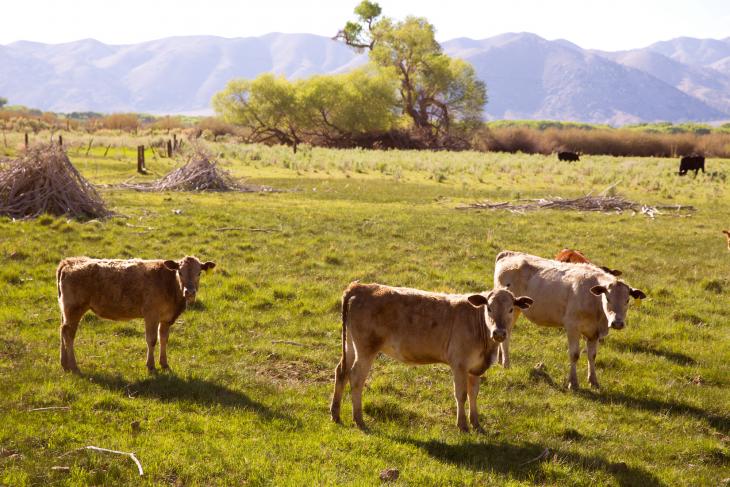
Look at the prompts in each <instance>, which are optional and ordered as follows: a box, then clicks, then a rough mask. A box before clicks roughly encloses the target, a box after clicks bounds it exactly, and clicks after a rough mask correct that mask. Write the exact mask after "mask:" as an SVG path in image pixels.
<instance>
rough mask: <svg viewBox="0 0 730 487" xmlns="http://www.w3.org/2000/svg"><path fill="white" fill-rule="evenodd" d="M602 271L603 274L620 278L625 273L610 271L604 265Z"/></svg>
mask: <svg viewBox="0 0 730 487" xmlns="http://www.w3.org/2000/svg"><path fill="white" fill-rule="evenodd" d="M600 269H601V270H602V271H603V272H608V273H609V274H611V275H612V276H616V277H618V276H620V275H621V274H623V272H621V271H620V270H618V269H609V268H608V267H606V266H603V265H602V266H601V267H600Z"/></svg>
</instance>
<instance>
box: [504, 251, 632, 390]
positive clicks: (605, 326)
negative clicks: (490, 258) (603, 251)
mask: <svg viewBox="0 0 730 487" xmlns="http://www.w3.org/2000/svg"><path fill="white" fill-rule="evenodd" d="M494 285H495V286H503V287H506V288H508V289H509V290H511V291H512V292H513V293H516V294H523V293H524V294H529V295H530V296H531V297H532V298H533V299H534V304H533V306H532V307H530V308H529V309H528V310H525V311H524V314H525V317H526V318H527V319H528V320H530V321H532V322H533V323H535V324H537V325H541V326H551V327H563V328H564V329H565V332H566V333H567V335H568V352H569V355H570V376H569V387H570V388H571V389H576V388H578V376H577V374H576V362H578V358H579V357H580V338H581V336H582V337H584V338H585V340H586V349H587V352H588V381H589V382H590V383H591V385H592V386H594V387H598V379H597V377H596V370H595V359H596V353H597V351H598V340H599V339H600V338H603V337H604V336H606V335H607V334H608V330H609V328H614V329H616V330H621V329H622V328H624V326H625V325H626V314H627V312H628V307H629V298H631V297H633V298H635V299H644V298H645V297H646V295H645V294H644V293H643V292H642V291H640V290H638V289H634V288H632V287H631V286H629V285H628V284H626V283H625V282H623V281H621V280H619V279H617V278H616V276H613V275H611V274H608V273H607V272H604V271H603V270H601V269H599V268H597V267H595V266H594V265H592V264H568V263H563V262H556V261H555V260H552V259H543V258H541V257H537V256H534V255H529V254H523V253H521V252H511V251H504V252H500V254H499V255H497V261H496V264H495V269H494ZM516 319H517V314H515V316H514V318H513V320H516ZM513 324H514V321H513ZM511 327H512V325H510V329H511ZM508 341H509V337H508V339H507V340H505V343H508ZM507 353H508V352H507Z"/></svg>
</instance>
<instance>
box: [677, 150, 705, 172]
mask: <svg viewBox="0 0 730 487" xmlns="http://www.w3.org/2000/svg"><path fill="white" fill-rule="evenodd" d="M700 169H702V174H704V173H705V156H699V155H696V154H693V155H691V156H683V157H682V159H680V161H679V175H680V176H684V175H685V174H687V171H694V172H695V176H697V173H699V171H700Z"/></svg>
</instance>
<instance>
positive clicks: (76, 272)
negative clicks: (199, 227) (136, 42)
mask: <svg viewBox="0 0 730 487" xmlns="http://www.w3.org/2000/svg"><path fill="white" fill-rule="evenodd" d="M213 267H215V263H214V262H206V263H204V264H203V263H201V262H200V261H199V260H198V259H196V258H195V257H185V258H184V259H181V260H180V261H178V262H175V261H174V260H165V261H163V260H139V259H132V260H111V259H91V258H88V257H70V258H67V259H63V260H62V261H61V263H60V264H59V265H58V269H57V270H56V283H57V286H58V304H59V306H60V307H61V315H62V318H63V324H62V325H61V332H60V335H61V337H60V338H61V367H63V369H64V370H72V371H76V372H78V366H77V364H76V356H75V354H74V339H75V337H76V330H77V328H78V326H79V321H80V320H81V318H82V317H83V315H84V314H85V313H86V312H87V311H88V310H91V311H93V312H94V313H95V314H96V315H97V316H99V317H101V318H106V319H109V320H117V321H120V320H123V321H126V320H131V319H134V318H144V320H145V336H146V339H147V368H148V369H149V370H154V369H155V356H154V352H155V345H156V344H157V338H158V335H159V340H160V366H161V367H162V368H168V364H167V338H168V335H169V333H170V327H171V326H172V324H173V323H174V322H175V320H176V319H177V317H178V316H180V313H182V312H183V311H184V310H185V306H186V304H187V303H192V302H193V301H194V300H195V295H196V292H197V289H198V282H199V280H200V273H201V271H203V270H208V269H212V268H213Z"/></svg>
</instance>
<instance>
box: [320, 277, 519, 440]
mask: <svg viewBox="0 0 730 487" xmlns="http://www.w3.org/2000/svg"><path fill="white" fill-rule="evenodd" d="M530 304H532V300H531V299H530V298H528V297H525V296H523V297H520V298H515V297H514V296H513V295H512V293H511V292H509V291H508V290H506V289H495V290H493V291H490V292H485V293H481V294H472V295H468V294H465V295H456V294H440V293H431V292H426V291H419V290H417V289H408V288H398V287H390V286H383V285H381V284H359V283H357V282H354V283H352V284H350V285H349V286H348V288H347V289H346V290H345V293H344V295H343V296H342V358H341V359H340V363H339V364H338V365H337V369H336V370H335V389H334V394H333V396H332V404H331V406H330V412H331V414H332V420H333V421H335V422H337V423H339V422H340V403H341V400H342V393H343V391H344V388H345V383H346V382H347V380H348V379H349V381H350V388H351V397H352V416H353V419H354V421H355V423H357V425H358V426H359V427H360V428H365V423H364V422H363V419H362V390H363V385H364V384H365V379H366V378H367V375H368V372H369V371H370V367H371V365H372V363H373V360H374V359H375V357H376V356H377V355H378V353H379V352H383V353H385V354H386V355H388V356H390V357H392V358H394V359H396V360H399V361H401V362H405V363H409V364H431V363H444V364H448V365H449V366H450V367H451V371H452V373H453V375H454V397H455V399H456V411H457V414H456V424H457V426H458V427H459V428H460V429H461V430H462V431H468V430H469V426H468V425H467V422H466V414H465V412H464V401H466V399H467V396H468V398H469V420H470V422H471V425H472V426H473V427H474V428H475V429H476V430H481V427H480V426H479V414H478V412H477V394H478V392H479V376H480V375H482V374H483V373H484V372H485V371H486V370H487V369H488V368H489V367H490V366H491V365H492V364H493V363H494V362H495V360H496V358H497V345H498V344H499V342H501V341H502V340H504V338H505V337H506V336H507V331H506V330H507V326H508V325H509V323H510V322H511V320H512V314H513V308H514V307H515V306H517V307H519V308H522V309H527V308H529V307H530ZM485 305H486V306H485Z"/></svg>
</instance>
